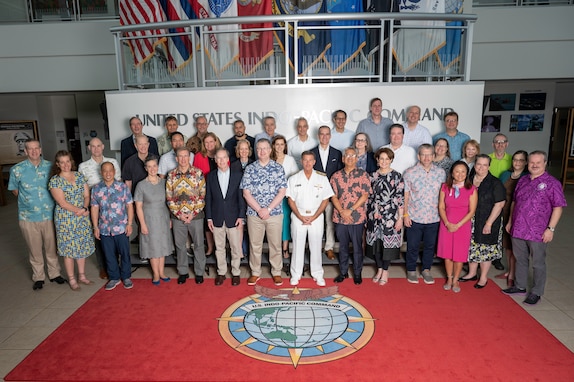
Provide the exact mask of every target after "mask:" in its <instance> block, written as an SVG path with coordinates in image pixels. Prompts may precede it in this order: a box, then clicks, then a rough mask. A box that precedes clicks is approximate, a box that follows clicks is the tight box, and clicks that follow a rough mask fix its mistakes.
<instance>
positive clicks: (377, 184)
mask: <svg viewBox="0 0 574 382" xmlns="http://www.w3.org/2000/svg"><path fill="white" fill-rule="evenodd" d="M371 186H372V188H373V192H372V193H371V194H370V195H369V201H368V202H367V236H366V239H367V244H368V245H370V246H372V245H374V244H375V242H376V241H377V240H381V241H382V243H383V248H400V246H401V244H402V235H401V231H395V228H394V227H395V223H396V222H397V218H398V210H399V208H401V207H403V206H404V202H405V198H404V195H405V182H404V181H403V177H402V175H401V174H400V173H399V172H397V171H395V170H392V171H390V172H389V173H387V174H384V175H383V174H381V173H380V172H378V171H375V172H374V173H373V176H372V177H371ZM383 260H387V259H385V258H383ZM388 260H392V259H388Z"/></svg>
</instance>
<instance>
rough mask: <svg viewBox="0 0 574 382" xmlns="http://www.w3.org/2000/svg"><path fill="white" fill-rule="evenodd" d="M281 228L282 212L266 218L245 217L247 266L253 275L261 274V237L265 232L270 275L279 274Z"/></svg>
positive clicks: (280, 264) (280, 268)
mask: <svg viewBox="0 0 574 382" xmlns="http://www.w3.org/2000/svg"><path fill="white" fill-rule="evenodd" d="M282 229H283V214H281V215H276V216H271V217H269V219H267V220H263V219H261V218H260V217H259V216H248V217H247V231H248V232H249V248H250V253H249V267H250V268H251V274H252V275H253V276H261V254H262V252H263V238H264V237H265V234H267V244H268V245H269V264H271V275H273V276H281V270H282V269H283V258H282V256H281V234H282Z"/></svg>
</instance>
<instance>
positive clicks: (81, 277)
mask: <svg viewBox="0 0 574 382" xmlns="http://www.w3.org/2000/svg"><path fill="white" fill-rule="evenodd" d="M78 279H79V281H80V282H81V283H82V284H84V285H92V284H93V283H94V282H93V281H90V280H88V279H87V278H86V274H85V273H80V274H78Z"/></svg>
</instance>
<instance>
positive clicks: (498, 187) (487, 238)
mask: <svg viewBox="0 0 574 382" xmlns="http://www.w3.org/2000/svg"><path fill="white" fill-rule="evenodd" d="M505 200H506V190H505V189H504V186H503V185H502V182H501V181H500V180H498V179H497V178H495V177H494V176H493V175H492V174H490V173H489V174H487V175H486V178H484V180H483V181H482V183H481V184H480V186H479V187H478V204H477V206H476V214H475V215H474V218H473V219H472V240H471V243H470V253H469V256H468V261H469V262H473V263H482V262H484V261H492V260H497V259H500V258H501V257H502V229H503V224H502V211H501V213H500V215H499V216H498V217H497V218H496V220H495V221H494V222H493V223H492V227H491V233H489V234H483V233H482V230H483V228H484V226H485V223H486V221H487V220H488V217H489V216H490V213H491V211H492V208H493V207H494V204H495V203H498V202H502V201H505Z"/></svg>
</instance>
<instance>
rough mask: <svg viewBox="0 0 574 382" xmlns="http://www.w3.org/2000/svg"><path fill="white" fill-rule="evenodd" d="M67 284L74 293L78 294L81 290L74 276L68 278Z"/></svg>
mask: <svg viewBox="0 0 574 382" xmlns="http://www.w3.org/2000/svg"><path fill="white" fill-rule="evenodd" d="M68 284H69V285H70V289H71V290H73V291H74V292H79V291H80V289H81V288H80V286H79V285H78V283H77V282H76V278H75V277H74V276H68Z"/></svg>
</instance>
